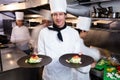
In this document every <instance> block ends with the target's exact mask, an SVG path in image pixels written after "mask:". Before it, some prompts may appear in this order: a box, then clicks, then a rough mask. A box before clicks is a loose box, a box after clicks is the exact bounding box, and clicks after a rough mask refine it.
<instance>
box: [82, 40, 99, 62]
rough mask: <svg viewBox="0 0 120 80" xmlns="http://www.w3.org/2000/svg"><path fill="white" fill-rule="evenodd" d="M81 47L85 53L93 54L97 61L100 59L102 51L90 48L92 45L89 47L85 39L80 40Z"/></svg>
mask: <svg viewBox="0 0 120 80" xmlns="http://www.w3.org/2000/svg"><path fill="white" fill-rule="evenodd" d="M80 45H81V46H80V49H81V52H82V53H83V54H85V55H88V56H91V57H92V58H93V59H94V60H95V61H98V60H99V59H100V57H101V56H100V52H99V50H98V49H97V48H90V47H87V46H86V45H85V44H84V41H83V39H81V40H80Z"/></svg>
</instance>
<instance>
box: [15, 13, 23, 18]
mask: <svg viewBox="0 0 120 80" xmlns="http://www.w3.org/2000/svg"><path fill="white" fill-rule="evenodd" d="M15 16H16V20H23V19H24V13H23V12H15Z"/></svg>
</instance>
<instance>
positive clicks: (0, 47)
mask: <svg viewBox="0 0 120 80" xmlns="http://www.w3.org/2000/svg"><path fill="white" fill-rule="evenodd" d="M4 48H8V46H7V45H3V44H0V49H4Z"/></svg>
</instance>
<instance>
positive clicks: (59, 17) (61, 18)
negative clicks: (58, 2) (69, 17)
mask: <svg viewBox="0 0 120 80" xmlns="http://www.w3.org/2000/svg"><path fill="white" fill-rule="evenodd" d="M52 18H53V22H54V23H55V24H56V25H57V26H58V27H59V28H62V27H63V26H64V24H65V18H66V14H65V13H64V12H55V13H53V14H52Z"/></svg>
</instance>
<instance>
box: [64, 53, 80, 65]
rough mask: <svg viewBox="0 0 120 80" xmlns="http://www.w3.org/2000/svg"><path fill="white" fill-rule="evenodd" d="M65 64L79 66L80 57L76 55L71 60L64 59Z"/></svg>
mask: <svg viewBox="0 0 120 80" xmlns="http://www.w3.org/2000/svg"><path fill="white" fill-rule="evenodd" d="M66 62H67V63H74V64H81V63H82V62H81V57H80V56H78V55H75V56H73V57H72V58H71V59H69V60H68V59H66Z"/></svg>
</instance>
